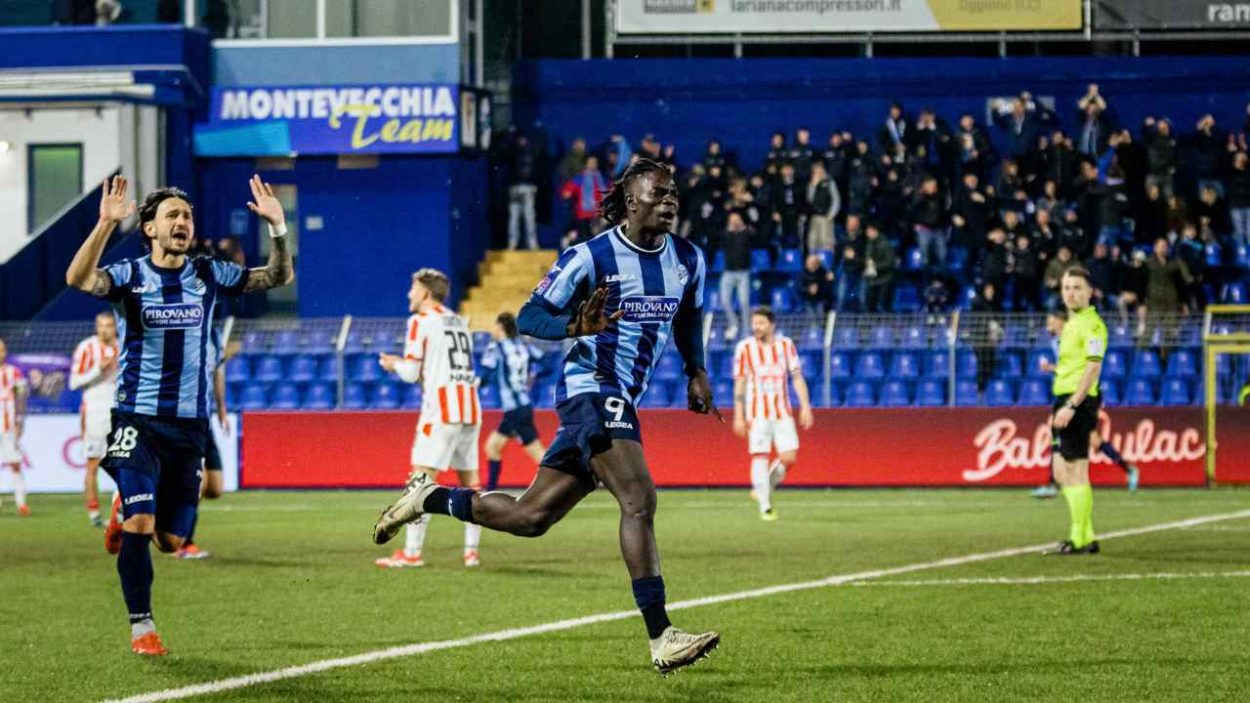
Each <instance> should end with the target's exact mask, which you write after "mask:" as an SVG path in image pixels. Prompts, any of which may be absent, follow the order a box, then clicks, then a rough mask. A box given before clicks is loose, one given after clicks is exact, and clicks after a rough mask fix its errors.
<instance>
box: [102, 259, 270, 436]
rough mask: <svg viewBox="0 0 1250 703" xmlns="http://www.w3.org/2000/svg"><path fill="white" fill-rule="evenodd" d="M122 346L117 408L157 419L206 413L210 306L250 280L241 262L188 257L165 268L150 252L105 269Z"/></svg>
mask: <svg viewBox="0 0 1250 703" xmlns="http://www.w3.org/2000/svg"><path fill="white" fill-rule="evenodd" d="M104 270H105V272H107V273H108V275H109V277H110V278H112V279H113V287H112V289H111V290H110V291H109V294H108V299H109V301H110V302H112V304H113V314H114V317H116V318H117V337H118V343H119V345H120V347H121V354H120V355H119V356H118V359H119V361H118V367H119V368H120V369H121V373H120V375H119V378H118V383H117V409H118V410H121V411H123V412H132V413H136V414H139V415H154V416H158V417H184V418H205V417H208V389H209V374H210V373H211V371H210V367H211V366H212V365H213V364H214V363H215V361H214V357H215V355H210V350H209V338H210V337H211V336H212V325H213V309H214V308H215V307H216V305H217V297H218V296H220V295H225V296H229V297H234V296H237V295H239V294H241V293H242V292H243V288H244V286H245V285H247V271H246V270H245V269H244V268H243V267H242V266H239V265H238V264H233V263H229V262H225V261H216V260H213V259H209V258H206V257H198V258H188V259H187V260H186V261H185V262H184V263H183V265H182V267H181V268H177V269H165V268H160V267H158V266H156V265H155V264H153V263H152V259H151V257H150V256H145V257H143V258H141V259H126V260H123V261H119V262H117V263H115V264H113V265H111V266H108V267H106V268H105V269H104Z"/></svg>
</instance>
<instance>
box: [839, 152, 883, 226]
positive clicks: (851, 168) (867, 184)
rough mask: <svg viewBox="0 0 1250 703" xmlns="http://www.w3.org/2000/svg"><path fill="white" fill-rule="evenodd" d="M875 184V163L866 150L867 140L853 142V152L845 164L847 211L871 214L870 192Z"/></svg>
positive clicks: (857, 213)
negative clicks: (848, 161)
mask: <svg viewBox="0 0 1250 703" xmlns="http://www.w3.org/2000/svg"><path fill="white" fill-rule="evenodd" d="M876 186H877V164H876V161H875V160H874V159H873V155H872V153H871V152H869V151H868V142H864V141H859V142H855V153H854V154H853V155H852V156H851V160H850V163H848V164H847V171H846V191H847V210H846V211H847V213H848V214H850V213H854V214H856V215H871V214H872V193H873V189H874V188H876Z"/></svg>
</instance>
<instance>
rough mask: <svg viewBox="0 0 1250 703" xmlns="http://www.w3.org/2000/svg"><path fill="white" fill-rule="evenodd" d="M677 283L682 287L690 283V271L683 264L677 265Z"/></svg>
mask: <svg viewBox="0 0 1250 703" xmlns="http://www.w3.org/2000/svg"><path fill="white" fill-rule="evenodd" d="M677 282H678V283H680V284H682V285H683V286H684V285H686V284H687V283H689V282H690V269H688V268H686V265H685V264H677Z"/></svg>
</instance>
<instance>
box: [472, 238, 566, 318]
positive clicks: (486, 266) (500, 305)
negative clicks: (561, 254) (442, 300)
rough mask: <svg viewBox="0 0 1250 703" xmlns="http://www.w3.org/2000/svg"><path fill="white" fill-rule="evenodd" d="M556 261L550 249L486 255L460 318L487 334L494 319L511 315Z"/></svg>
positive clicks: (554, 254)
mask: <svg viewBox="0 0 1250 703" xmlns="http://www.w3.org/2000/svg"><path fill="white" fill-rule="evenodd" d="M555 261H556V251H555V250H554V249H540V250H538V251H528V250H527V251H488V252H486V259H485V260H484V261H482V263H481V264H480V267H481V268H480V270H479V276H478V280H480V281H481V283H479V284H478V285H477V286H475V287H474V288H471V289H469V293H468V295H467V296H466V297H465V299H464V300H463V301H461V303H460V314H461V315H465V316H467V317H469V326H470V327H471V328H473V329H474V330H489V329H490V328H491V327H492V326H493V325H494V323H495V316H497V315H498V314H499V313H501V312H504V311H505V310H506V311H508V312H511V313H513V314H514V315H515V314H516V313H517V311H518V310H520V309H521V305H523V304H524V303H525V301H526V300H528V299H529V296H530V292H531V291H532V290H534V286H536V285H538V281H539V280H541V279H542V277H543V276H544V275H546V274H547V271H548V270H549V269H550V268H551V265H552V264H554V263H555Z"/></svg>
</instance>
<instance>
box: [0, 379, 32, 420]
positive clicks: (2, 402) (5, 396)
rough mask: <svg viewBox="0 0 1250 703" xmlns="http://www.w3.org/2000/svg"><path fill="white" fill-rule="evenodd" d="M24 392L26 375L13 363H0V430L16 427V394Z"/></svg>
mask: <svg viewBox="0 0 1250 703" xmlns="http://www.w3.org/2000/svg"><path fill="white" fill-rule="evenodd" d="M19 392H20V393H25V392H26V377H25V376H23V375H22V370H21V369H19V368H17V367H16V366H14V365H13V364H0V432H12V431H14V430H15V429H16V428H17V394H18V393H19Z"/></svg>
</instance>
